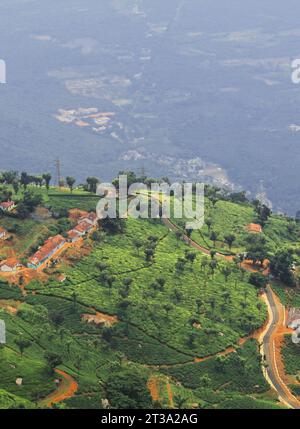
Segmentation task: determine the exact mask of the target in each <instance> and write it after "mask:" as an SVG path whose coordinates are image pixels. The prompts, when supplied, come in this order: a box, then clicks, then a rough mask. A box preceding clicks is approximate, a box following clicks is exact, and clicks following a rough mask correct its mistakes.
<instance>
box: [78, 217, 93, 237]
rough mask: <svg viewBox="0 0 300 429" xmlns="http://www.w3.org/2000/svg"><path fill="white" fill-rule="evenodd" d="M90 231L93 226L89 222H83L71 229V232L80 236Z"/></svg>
mask: <svg viewBox="0 0 300 429" xmlns="http://www.w3.org/2000/svg"><path fill="white" fill-rule="evenodd" d="M91 229H93V225H92V224H91V223H89V222H86V221H83V222H80V223H79V224H78V225H76V226H75V228H73V231H75V232H77V234H79V235H80V236H83V235H86V234H88V233H89V232H90V231H91Z"/></svg>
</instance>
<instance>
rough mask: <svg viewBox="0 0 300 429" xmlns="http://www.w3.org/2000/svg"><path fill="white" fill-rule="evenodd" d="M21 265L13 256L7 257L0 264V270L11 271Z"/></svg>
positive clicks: (19, 267)
mask: <svg viewBox="0 0 300 429" xmlns="http://www.w3.org/2000/svg"><path fill="white" fill-rule="evenodd" d="M22 267H23V265H22V264H21V263H20V261H18V260H17V259H15V258H9V259H6V260H5V261H3V262H1V264H0V271H2V272H4V273H11V272H14V271H18V270H19V269H21V268H22Z"/></svg>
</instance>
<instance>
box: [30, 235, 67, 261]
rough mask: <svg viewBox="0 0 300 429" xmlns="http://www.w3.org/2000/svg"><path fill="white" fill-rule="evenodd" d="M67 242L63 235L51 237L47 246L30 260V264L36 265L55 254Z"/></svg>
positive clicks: (46, 243)
mask: <svg viewBox="0 0 300 429" xmlns="http://www.w3.org/2000/svg"><path fill="white" fill-rule="evenodd" d="M65 241H66V240H65V239H64V238H63V237H62V236H61V235H56V236H55V237H50V238H49V239H48V240H47V241H46V242H45V244H44V245H43V246H42V247H41V248H40V249H39V250H38V251H37V252H36V253H35V254H34V255H33V256H32V258H30V261H29V262H30V263H32V264H36V263H39V262H41V261H43V260H44V259H46V258H47V256H48V255H49V254H50V253H51V252H53V250H55V249H56V248H57V247H58V246H60V245H61V244H63V243H64V242H65Z"/></svg>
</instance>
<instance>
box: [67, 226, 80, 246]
mask: <svg viewBox="0 0 300 429" xmlns="http://www.w3.org/2000/svg"><path fill="white" fill-rule="evenodd" d="M79 239H80V235H79V233H78V232H76V231H74V229H71V231H69V232H68V241H69V242H70V243H75V242H76V241H78V240H79Z"/></svg>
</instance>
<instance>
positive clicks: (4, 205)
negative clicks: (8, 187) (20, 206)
mask: <svg viewBox="0 0 300 429" xmlns="http://www.w3.org/2000/svg"><path fill="white" fill-rule="evenodd" d="M14 205H15V202H14V201H4V202H3V203H0V207H2V208H3V209H8V208H9V207H12V206H14Z"/></svg>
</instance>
